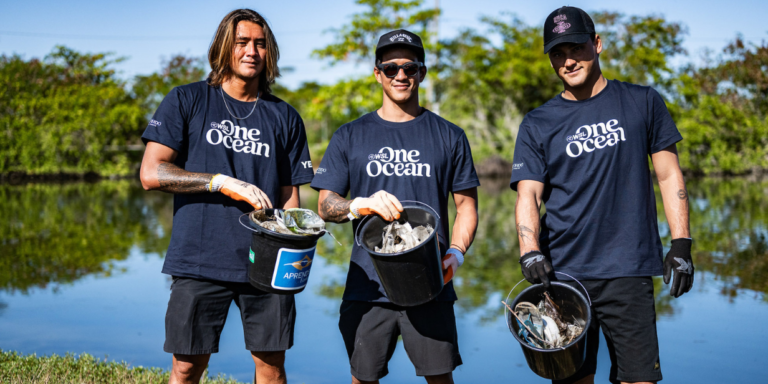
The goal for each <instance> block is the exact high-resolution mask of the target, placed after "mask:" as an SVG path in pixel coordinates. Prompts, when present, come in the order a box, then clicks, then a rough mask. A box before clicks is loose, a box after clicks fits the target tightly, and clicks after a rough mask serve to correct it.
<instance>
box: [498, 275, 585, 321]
mask: <svg viewBox="0 0 768 384" xmlns="http://www.w3.org/2000/svg"><path fill="white" fill-rule="evenodd" d="M555 273H559V274H561V275H566V276H568V277H570V278H571V279H573V281H575V282H576V283H578V284H579V286H581V289H583V290H584V294H585V295H586V296H587V301H589V306H590V307H592V298H590V297H589V292H587V289H586V288H584V286H583V285H582V284H581V282H580V281H578V280H576V278H574V277H573V276H571V275H569V274H567V273H563V272H558V271H555ZM523 281H525V279H522V280H520V281H518V282H517V284H515V286H514V287H512V290H511V291H509V293H508V294H507V300H506V301H505V302H506V303H509V296H511V295H512V292H514V291H515V288H517V286H518V285H520V284H521V283H522V282H523ZM503 312H504V314H505V315H506V314H507V311H506V310H503Z"/></svg>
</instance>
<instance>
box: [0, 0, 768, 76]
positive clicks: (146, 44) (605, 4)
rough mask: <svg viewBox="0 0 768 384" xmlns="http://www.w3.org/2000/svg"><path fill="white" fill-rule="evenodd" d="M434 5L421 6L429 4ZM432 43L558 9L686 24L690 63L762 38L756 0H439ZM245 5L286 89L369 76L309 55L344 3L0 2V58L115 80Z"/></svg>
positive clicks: (767, 6) (189, 42) (338, 20)
mask: <svg viewBox="0 0 768 384" xmlns="http://www.w3.org/2000/svg"><path fill="white" fill-rule="evenodd" d="M435 3H436V0H425V4H427V5H430V6H431V5H433V4H435ZM439 3H440V6H441V7H442V10H443V13H442V16H441V18H440V21H439V26H440V30H439V36H440V38H451V37H453V36H455V35H456V34H457V33H458V32H459V31H460V30H462V29H464V28H475V29H479V30H483V29H484V27H483V26H482V24H481V23H479V21H478V20H479V18H480V17H481V16H499V15H500V14H501V13H502V12H512V13H514V14H516V15H517V16H518V17H519V18H521V19H522V20H523V21H524V22H526V23H527V24H531V25H535V24H541V23H543V21H544V18H545V17H546V16H547V15H548V14H549V13H550V12H552V11H553V10H554V9H556V8H558V7H560V6H562V5H571V6H577V7H580V8H582V9H584V10H586V11H587V12H590V11H603V10H608V11H618V12H622V13H625V14H628V15H649V14H656V15H663V16H665V17H666V18H667V20H670V21H677V22H681V23H683V24H684V25H685V26H687V28H688V35H687V36H685V44H684V46H685V48H686V49H687V50H688V51H689V53H690V54H691V56H692V57H693V58H694V59H695V58H698V57H700V56H701V54H702V53H703V51H704V50H705V49H710V50H712V51H715V52H719V51H720V50H721V49H722V48H723V47H724V46H725V45H726V44H727V43H728V42H729V41H731V40H733V38H734V37H735V36H736V35H737V34H739V33H740V34H742V35H743V36H744V37H745V39H746V40H747V41H750V42H754V43H760V42H761V41H762V40H768V24H766V23H765V16H766V15H768V1H765V0H743V1H739V0H732V1H721V0H720V1H714V0H698V1H691V0H676V1H671V0H644V1H621V2H619V1H607V0H592V1H571V2H568V3H566V2H563V1H548V0H537V1H516V0H515V1H513V0H471V1H466V0H440V1H439ZM237 8H251V9H254V10H256V11H258V12H259V13H261V14H262V15H264V17H265V18H266V19H267V21H268V22H269V23H270V25H271V27H272V29H273V31H274V32H275V36H276V38H277V41H278V44H279V46H280V54H281V59H280V62H279V65H280V66H281V67H291V68H292V69H293V71H291V72H290V73H285V74H284V75H283V77H282V78H281V79H280V80H279V81H280V82H281V83H282V84H283V85H286V86H288V87H291V88H294V87H297V86H298V85H299V84H301V83H302V82H305V81H317V82H320V83H326V84H327V83H333V82H335V81H337V80H339V79H341V78H344V77H347V76H350V75H351V74H364V73H370V71H371V70H372V65H367V64H366V65H362V64H355V63H342V64H340V65H336V66H333V67H331V66H329V65H328V63H327V62H323V61H321V60H317V59H313V58H311V57H310V54H311V52H312V50H313V49H316V48H320V47H323V46H324V45H326V44H329V43H331V42H333V35H332V34H331V33H327V32H326V31H327V30H328V29H330V28H338V27H340V26H342V25H343V24H345V23H347V22H348V21H349V20H350V18H351V15H352V14H353V13H356V12H360V11H361V10H362V9H363V8H362V7H360V6H357V5H356V4H355V3H354V1H353V0H326V1H306V0H296V1H270V2H266V1H251V2H245V1H230V0H219V1H216V2H210V1H196V0H187V1H161V0H155V1H146V0H134V1H131V2H111V1H104V0H102V1H91V0H79V1H78V0H74V1H66V2H63V1H33V0H27V1H10V0H0V10H2V12H0V54H4V55H11V54H19V55H21V56H22V57H24V58H25V59H30V58H33V57H43V56H45V55H46V54H48V53H49V52H51V50H52V49H53V47H54V46H55V45H58V44H61V45H66V46H68V47H70V48H73V49H76V50H78V51H82V52H91V53H97V52H114V53H115V54H116V55H117V56H122V57H126V58H127V59H126V60H125V61H124V62H122V63H120V64H119V65H118V66H117V68H118V70H119V71H120V73H121V76H123V77H124V78H131V77H133V76H135V75H137V74H149V73H152V72H155V71H157V70H159V69H160V66H161V62H162V60H163V59H164V58H166V59H167V58H169V57H171V56H173V55H175V54H179V53H181V54H185V55H189V56H198V57H204V56H205V55H206V54H207V51H208V46H209V44H210V41H211V38H212V37H213V34H214V32H215V30H216V27H217V26H218V24H219V22H220V21H221V19H222V18H223V16H224V15H226V14H227V13H228V12H229V11H231V10H233V9H237Z"/></svg>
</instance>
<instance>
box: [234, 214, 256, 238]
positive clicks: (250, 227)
mask: <svg viewBox="0 0 768 384" xmlns="http://www.w3.org/2000/svg"><path fill="white" fill-rule="evenodd" d="M248 215H250V213H243V214H242V215H240V217H239V218H237V221H239V222H240V225H242V226H243V227H245V229H247V230H249V231H251V232H256V233H261V231H259V230H258V229H256V228H254V227H253V226H250V225H246V224H245V223H243V216H248Z"/></svg>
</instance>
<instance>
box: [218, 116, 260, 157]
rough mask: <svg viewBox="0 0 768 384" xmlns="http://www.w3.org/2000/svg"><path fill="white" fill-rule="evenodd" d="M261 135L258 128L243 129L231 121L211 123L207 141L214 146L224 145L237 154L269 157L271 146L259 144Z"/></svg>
mask: <svg viewBox="0 0 768 384" xmlns="http://www.w3.org/2000/svg"><path fill="white" fill-rule="evenodd" d="M259 135H261V131H259V130H258V129H257V128H246V127H241V126H239V125H235V124H233V123H232V122H231V121H229V120H222V122H221V123H216V122H213V123H211V129H209V130H208V132H207V133H206V135H205V139H206V140H208V143H210V144H212V145H219V144H223V145H224V146H225V147H227V148H229V149H232V150H234V151H235V152H242V153H249V154H252V155H254V156H266V157H269V144H267V143H261V142H259V140H260V139H261V138H260V137H259ZM262 149H263V150H264V152H263V155H262Z"/></svg>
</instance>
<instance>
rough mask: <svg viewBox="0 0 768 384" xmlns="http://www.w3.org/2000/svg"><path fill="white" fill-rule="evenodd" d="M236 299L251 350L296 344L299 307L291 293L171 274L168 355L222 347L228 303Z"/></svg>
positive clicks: (282, 349)
mask: <svg viewBox="0 0 768 384" xmlns="http://www.w3.org/2000/svg"><path fill="white" fill-rule="evenodd" d="M232 300H234V301H235V304H237V307H238V308H240V318H241V320H242V322H243V331H244V333H245V349H247V350H249V351H259V352H268V351H285V350H286V349H289V348H291V347H292V346H293V326H294V324H295V322H296V305H295V303H294V301H293V295H276V294H273V293H267V292H264V291H261V290H258V289H256V288H254V287H253V286H251V285H250V284H248V283H231V282H225V281H211V280H198V279H192V278H187V277H176V276H174V277H173V283H172V284H171V298H170V300H169V301H168V311H167V312H166V314H165V345H164V346H163V349H164V350H165V351H166V352H169V353H175V354H181V355H204V354H209V353H216V352H218V351H219V336H221V330H222V329H224V322H225V321H226V320H227V313H228V312H229V307H230V305H231V304H232Z"/></svg>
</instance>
